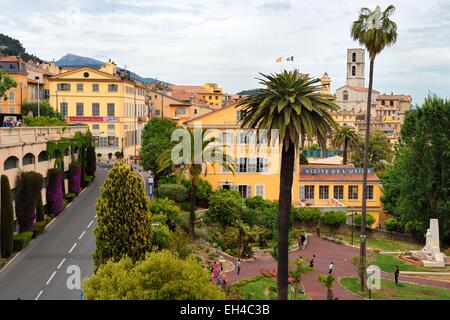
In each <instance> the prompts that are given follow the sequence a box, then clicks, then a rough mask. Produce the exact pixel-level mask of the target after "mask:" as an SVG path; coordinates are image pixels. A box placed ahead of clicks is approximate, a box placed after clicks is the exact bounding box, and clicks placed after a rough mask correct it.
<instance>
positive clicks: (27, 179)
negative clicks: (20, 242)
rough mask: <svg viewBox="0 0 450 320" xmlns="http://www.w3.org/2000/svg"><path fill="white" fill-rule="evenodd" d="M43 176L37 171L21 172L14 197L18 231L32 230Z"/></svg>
mask: <svg viewBox="0 0 450 320" xmlns="http://www.w3.org/2000/svg"><path fill="white" fill-rule="evenodd" d="M43 183H44V177H43V176H42V175H41V174H40V173H37V172H33V171H31V172H22V173H21V174H20V176H19V187H18V192H17V198H16V216H17V220H19V227H20V232H25V231H33V226H34V222H35V221H36V207H37V205H38V199H39V197H41V190H42V184H43Z"/></svg>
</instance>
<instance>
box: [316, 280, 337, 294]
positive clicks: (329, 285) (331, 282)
mask: <svg viewBox="0 0 450 320" xmlns="http://www.w3.org/2000/svg"><path fill="white" fill-rule="evenodd" d="M317 280H319V281H320V282H321V283H323V285H324V286H325V287H326V288H327V300H333V299H334V297H333V285H334V281H335V280H336V278H335V277H334V276H333V275H331V274H328V275H324V274H321V275H320V276H319V277H318V278H317Z"/></svg>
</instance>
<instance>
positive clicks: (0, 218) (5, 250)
mask: <svg viewBox="0 0 450 320" xmlns="http://www.w3.org/2000/svg"><path fill="white" fill-rule="evenodd" d="M0 192H1V199H0V200H1V207H0V228H1V229H0V236H1V238H0V245H1V250H0V251H1V254H0V258H1V257H3V258H8V257H9V256H10V255H11V253H12V251H13V243H14V242H13V238H14V208H13V203H12V198H11V188H10V185H9V179H8V177H7V176H5V175H2V176H1V186H0Z"/></svg>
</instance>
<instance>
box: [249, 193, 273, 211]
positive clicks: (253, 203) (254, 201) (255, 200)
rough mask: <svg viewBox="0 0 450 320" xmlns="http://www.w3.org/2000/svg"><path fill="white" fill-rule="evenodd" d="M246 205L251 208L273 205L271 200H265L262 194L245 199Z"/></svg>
mask: <svg viewBox="0 0 450 320" xmlns="http://www.w3.org/2000/svg"><path fill="white" fill-rule="evenodd" d="M245 205H246V206H247V208H249V209H264V208H266V207H270V206H271V202H270V201H266V200H264V199H263V198H262V197H261V196H256V197H252V198H247V199H245Z"/></svg>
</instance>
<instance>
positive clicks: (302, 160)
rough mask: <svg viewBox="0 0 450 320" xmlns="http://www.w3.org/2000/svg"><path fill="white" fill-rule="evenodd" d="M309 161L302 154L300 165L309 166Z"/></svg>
mask: <svg viewBox="0 0 450 320" xmlns="http://www.w3.org/2000/svg"><path fill="white" fill-rule="evenodd" d="M308 163H309V162H308V159H306V157H305V155H304V154H303V153H300V164H308Z"/></svg>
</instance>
